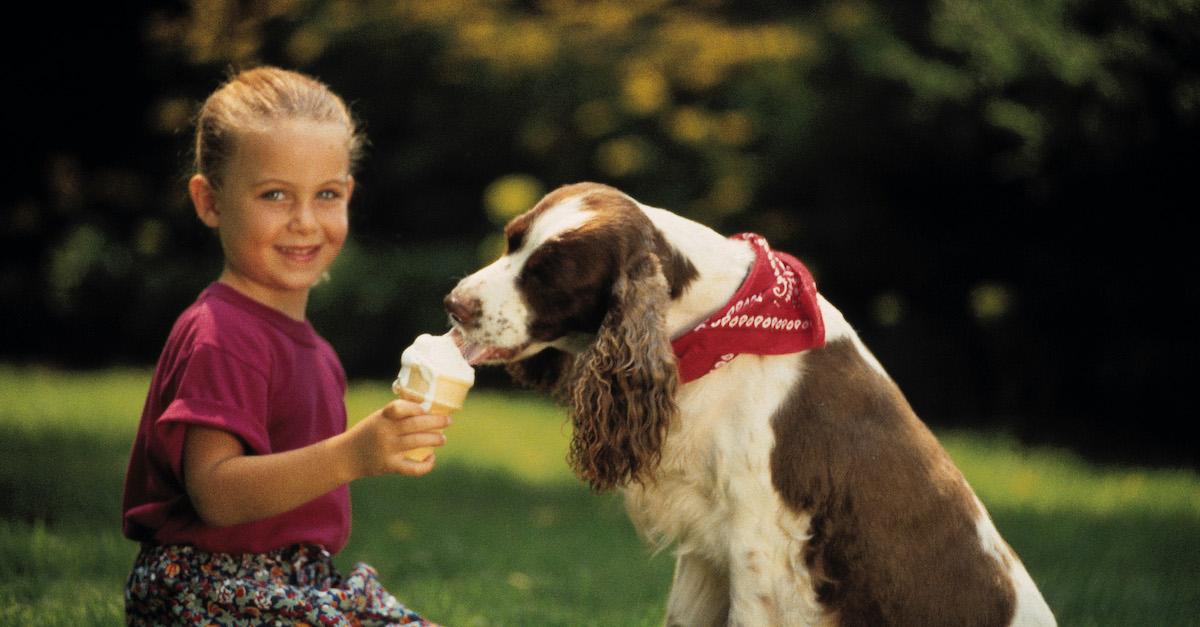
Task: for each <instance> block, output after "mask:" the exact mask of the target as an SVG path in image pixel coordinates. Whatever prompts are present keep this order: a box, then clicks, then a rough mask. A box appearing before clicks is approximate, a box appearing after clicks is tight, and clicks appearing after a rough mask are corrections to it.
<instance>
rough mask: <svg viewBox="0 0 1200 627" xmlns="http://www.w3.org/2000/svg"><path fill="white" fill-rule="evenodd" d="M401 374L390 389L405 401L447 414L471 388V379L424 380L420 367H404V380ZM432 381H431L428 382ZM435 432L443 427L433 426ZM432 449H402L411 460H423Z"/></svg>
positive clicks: (443, 378) (445, 378) (450, 412)
mask: <svg viewBox="0 0 1200 627" xmlns="http://www.w3.org/2000/svg"><path fill="white" fill-rule="evenodd" d="M404 380H405V379H404V377H403V376H402V377H401V378H400V379H398V380H397V381H396V385H395V386H393V388H392V391H393V392H395V393H396V394H397V395H398V396H400V398H403V399H404V400H407V401H412V402H414V403H417V404H419V405H421V406H422V408H425V407H428V409H427V410H426V411H428V412H429V413H431V414H438V415H444V416H449V415H450V414H452V413H454V412H456V411H458V410H459V409H462V406H463V401H464V400H465V399H466V398H467V392H469V391H470V390H471V385H472V384H471V383H469V382H466V381H461V380H459V379H455V378H452V377H445V376H441V375H438V376H436V377H435V380H434V381H432V382H431V381H428V380H427V379H426V378H425V376H424V373H422V372H421V369H420V368H411V369H409V371H408V377H407V381H406V384H404V385H402V384H401V383H400V382H401V381H404ZM431 384H432V385H431ZM436 431H437V432H438V433H441V432H442V431H444V430H443V429H437V430H436ZM432 453H433V449H432V448H415V449H411V450H408V451H405V452H404V456H405V457H407V458H408V459H411V460H413V461H418V462H419V461H423V460H424V459H426V458H427V457H429V455H430V454H432Z"/></svg>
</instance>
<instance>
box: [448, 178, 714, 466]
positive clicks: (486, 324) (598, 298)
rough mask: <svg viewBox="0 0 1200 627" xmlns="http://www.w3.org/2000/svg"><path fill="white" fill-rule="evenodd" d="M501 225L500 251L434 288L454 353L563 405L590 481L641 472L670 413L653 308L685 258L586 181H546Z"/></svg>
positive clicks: (689, 271)
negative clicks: (442, 289) (447, 287)
mask: <svg viewBox="0 0 1200 627" xmlns="http://www.w3.org/2000/svg"><path fill="white" fill-rule="evenodd" d="M504 232H505V236H506V238H507V242H508V249H507V252H506V253H505V254H504V256H503V257H501V258H500V259H498V260H497V261H496V262H494V263H492V264H491V265H489V266H487V267H485V268H483V269H481V270H479V271H478V272H476V273H474V274H472V275H471V276H468V277H466V278H465V279H463V280H462V281H460V282H459V284H458V286H457V287H455V288H454V290H453V291H452V292H451V293H450V294H449V295H448V296H447V297H446V301H445V304H446V309H447V311H448V312H449V313H450V316H451V319H452V321H453V322H454V327H455V335H456V336H457V337H458V339H459V342H460V344H461V347H462V349H463V352H464V354H465V355H466V356H467V358H468V360H470V361H471V362H472V363H477V364H478V363H491V364H507V366H508V370H509V372H510V373H511V374H512V375H513V377H514V378H515V379H517V380H518V381H519V382H521V383H524V384H526V385H530V386H533V387H535V388H539V389H543V390H550V391H553V392H554V393H555V394H556V396H557V397H558V398H559V400H560V401H561V402H563V403H565V404H566V405H567V406H568V408H569V410H570V414H571V419H572V422H573V423H574V436H573V438H572V442H571V453H570V462H571V464H572V466H573V467H574V469H575V471H576V472H577V473H578V474H579V476H580V477H581V478H582V479H584V480H585V481H587V482H588V483H590V484H591V485H592V486H593V487H594V488H595V489H597V490H605V489H608V488H612V487H615V486H619V485H624V484H625V483H628V482H629V481H643V480H644V479H645V478H646V477H647V476H648V475H647V473H648V472H649V471H651V470H652V469H653V468H654V466H655V465H656V464H657V462H658V458H659V448H660V446H661V443H662V438H663V437H664V435H665V431H666V428H667V426H668V424H669V423H670V421H671V419H672V418H673V416H674V414H675V402H674V393H675V388H676V386H677V384H678V375H677V374H676V370H675V360H674V355H673V353H672V351H671V344H670V338H669V337H668V336H667V333H666V330H665V329H664V324H663V315H664V311H665V308H666V306H667V303H668V302H669V301H670V300H671V299H672V298H674V297H678V295H679V294H680V293H681V292H682V291H683V289H684V288H685V287H686V286H687V284H688V283H689V282H690V281H691V280H692V279H693V278H694V276H695V269H694V268H693V267H692V265H691V264H690V263H689V262H688V261H687V260H686V259H685V258H683V257H682V256H681V255H679V253H678V252H676V251H674V249H673V248H672V247H671V246H670V245H668V243H667V241H666V240H665V239H664V237H663V235H662V233H661V232H660V231H659V230H658V229H656V228H655V227H654V225H653V224H652V223H651V222H650V219H649V218H648V217H647V215H646V213H645V212H644V211H643V210H642V209H641V208H640V207H639V206H638V204H637V203H636V202H635V201H633V200H632V199H631V198H629V197H628V196H626V195H625V194H623V193H621V192H619V191H617V190H615V189H613V188H611V187H607V186H604V185H598V184H594V183H580V184H576V185H570V186H566V187H562V188H559V189H558V190H555V191H554V192H551V193H550V194H548V195H547V196H546V197H545V198H543V199H542V200H541V201H539V202H538V203H537V205H535V206H534V207H533V208H532V209H530V210H529V211H527V212H525V213H524V214H522V215H520V216H517V217H516V218H515V219H513V220H512V221H511V222H510V223H509V224H508V225H507V226H506V227H505V229H504Z"/></svg>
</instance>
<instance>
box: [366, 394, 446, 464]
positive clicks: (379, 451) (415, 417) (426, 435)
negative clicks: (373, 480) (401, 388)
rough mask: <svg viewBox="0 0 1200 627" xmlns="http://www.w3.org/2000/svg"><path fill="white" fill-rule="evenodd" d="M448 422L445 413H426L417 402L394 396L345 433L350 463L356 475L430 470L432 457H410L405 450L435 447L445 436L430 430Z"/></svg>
mask: <svg viewBox="0 0 1200 627" xmlns="http://www.w3.org/2000/svg"><path fill="white" fill-rule="evenodd" d="M449 425H450V417H449V416H438V415H432V414H426V413H424V412H423V411H422V410H421V406H420V405H417V404H416V403H412V402H409V401H406V400H402V399H397V400H394V401H392V402H390V403H388V404H387V405H384V406H383V408H382V409H380V410H379V411H376V412H374V413H372V414H371V415H369V416H367V417H366V418H363V419H362V421H360V422H359V423H358V424H356V425H354V427H352V428H351V429H350V430H349V431H347V432H346V433H345V437H346V438H347V440H348V443H349V446H348V451H349V453H350V455H351V456H352V459H351V460H350V463H351V464H352V466H353V467H354V468H355V469H356V472H355V473H354V474H355V475H356V476H357V477H373V476H377V475H383V474H388V473H399V474H402V475H407V476H409V477H419V476H421V475H424V474H426V473H428V472H429V471H431V470H433V465H434V462H435V461H436V457H435V456H434V455H430V456H429V457H428V458H426V459H425V460H423V461H419V462H417V461H413V460H411V459H408V458H406V457H405V456H404V452H405V451H409V450H412V449H415V448H422V447H438V446H442V445H443V444H445V443H446V436H445V435H443V434H441V433H438V432H436V431H434V429H444V428H446V427H447V426H449Z"/></svg>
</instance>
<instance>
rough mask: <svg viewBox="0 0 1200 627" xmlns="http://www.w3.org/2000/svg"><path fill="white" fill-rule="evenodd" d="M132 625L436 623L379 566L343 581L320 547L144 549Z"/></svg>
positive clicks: (131, 597)
mask: <svg viewBox="0 0 1200 627" xmlns="http://www.w3.org/2000/svg"><path fill="white" fill-rule="evenodd" d="M125 622H126V623H127V624H129V625H139V626H140V625H206V626H207V625H300V624H308V625H313V626H316V625H339V626H352V625H354V626H356V625H403V626H420V627H425V626H430V625H434V624H433V623H431V622H429V621H426V620H424V619H422V618H421V617H420V616H418V615H417V614H414V613H413V612H411V611H409V610H407V609H405V607H404V606H403V605H401V604H400V603H399V602H398V601H396V597H393V596H392V595H391V593H389V592H388V591H387V590H385V589H384V588H383V585H382V584H380V583H379V577H378V575H377V574H376V573H375V570H374V569H373V568H371V567H370V566H367V565H366V564H358V565H356V566H355V567H354V570H352V571H351V572H350V574H349V575H348V576H345V577H343V576H342V575H340V574H338V572H337V569H336V568H334V565H333V558H332V556H330V554H329V552H328V551H326V550H325V549H323V548H321V547H319V546H314V545H296V546H292V547H288V548H284V549H279V550H276V551H271V552H268V553H250V554H245V555H230V554H227V553H205V552H203V551H197V550H196V549H194V548H193V547H190V546H152V545H143V546H142V550H141V552H140V553H139V554H138V556H137V561H135V562H134V565H133V572H132V573H130V575H129V582H128V584H127V585H126V587H125Z"/></svg>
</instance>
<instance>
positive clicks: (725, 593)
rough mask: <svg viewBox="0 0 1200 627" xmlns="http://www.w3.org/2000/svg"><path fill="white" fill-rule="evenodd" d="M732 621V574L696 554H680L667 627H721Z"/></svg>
mask: <svg viewBox="0 0 1200 627" xmlns="http://www.w3.org/2000/svg"><path fill="white" fill-rule="evenodd" d="M728 622H729V575H728V573H726V572H725V571H724V570H723V569H719V568H717V567H716V566H713V565H712V564H711V563H709V561H708V560H706V559H704V558H702V557H700V556H698V555H696V554H694V553H684V552H683V551H680V552H679V555H678V557H677V558H676V560H675V579H674V580H673V581H672V582H671V595H670V596H669V597H668V599H667V620H666V625H667V627H705V626H713V627H717V626H723V625H725V624H727V623H728Z"/></svg>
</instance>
